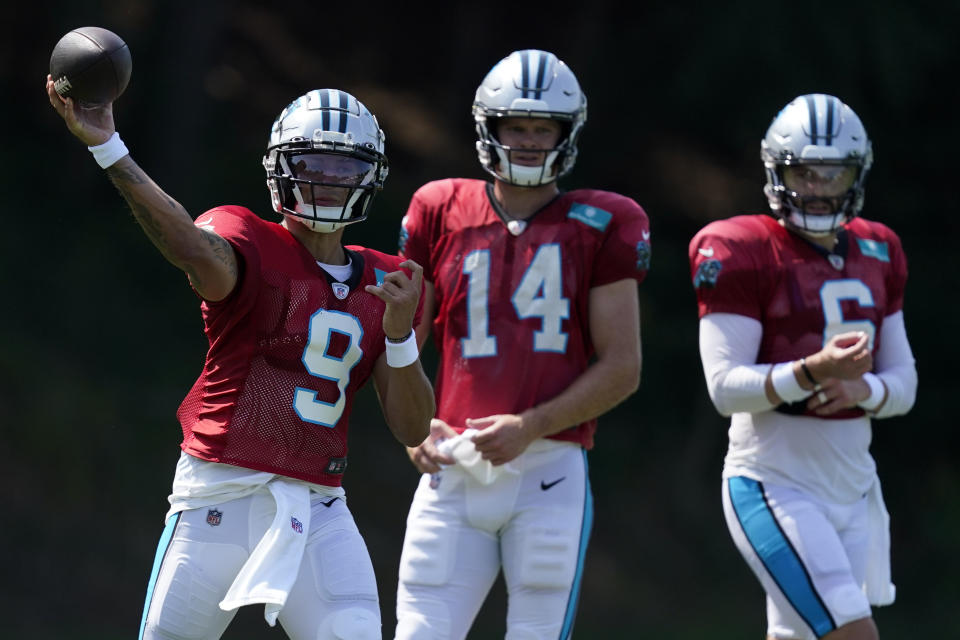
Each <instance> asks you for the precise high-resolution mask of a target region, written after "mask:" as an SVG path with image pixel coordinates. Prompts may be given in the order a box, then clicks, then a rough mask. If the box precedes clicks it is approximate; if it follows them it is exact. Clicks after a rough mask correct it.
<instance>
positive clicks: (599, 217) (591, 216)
mask: <svg viewBox="0 0 960 640" xmlns="http://www.w3.org/2000/svg"><path fill="white" fill-rule="evenodd" d="M567 217H568V218H573V219H574V220H579V221H580V222H582V223H583V224H585V225H587V226H588V227H593V228H594V229H596V230H597V231H603V230H605V229H606V228H607V225H608V224H610V219H611V218H613V214H612V213H610V212H609V211H604V210H603V209H597V208H596V207H591V206H590V205H588V204H580V203H579V202H575V203H574V204H573V206H571V207H570V210H569V211H568V212H567Z"/></svg>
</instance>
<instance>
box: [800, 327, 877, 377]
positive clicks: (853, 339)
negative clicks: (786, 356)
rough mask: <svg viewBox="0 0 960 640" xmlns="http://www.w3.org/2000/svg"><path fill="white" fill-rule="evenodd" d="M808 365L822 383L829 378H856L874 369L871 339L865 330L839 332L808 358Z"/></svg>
mask: <svg viewBox="0 0 960 640" xmlns="http://www.w3.org/2000/svg"><path fill="white" fill-rule="evenodd" d="M807 366H808V367H809V368H810V371H811V372H812V374H813V376H814V378H816V379H817V382H820V383H821V384H823V381H824V380H826V379H827V378H840V379H842V380H856V379H857V378H859V377H860V376H862V375H863V374H865V373H867V372H868V371H870V370H871V369H873V355H872V354H871V353H870V340H869V338H868V336H867V334H866V333H864V332H863V331H851V332H849V333H840V334H837V335H835V336H833V337H832V338H830V340H828V341H827V344H826V346H824V347H823V349H821V350H820V351H818V352H817V353H815V354H813V355H812V356H809V357H808V358H807Z"/></svg>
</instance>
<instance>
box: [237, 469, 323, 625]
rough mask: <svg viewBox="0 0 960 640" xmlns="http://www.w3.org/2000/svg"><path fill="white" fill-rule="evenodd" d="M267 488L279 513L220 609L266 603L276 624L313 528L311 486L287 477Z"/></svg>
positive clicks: (269, 619) (271, 621) (268, 616)
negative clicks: (311, 525) (289, 479)
mask: <svg viewBox="0 0 960 640" xmlns="http://www.w3.org/2000/svg"><path fill="white" fill-rule="evenodd" d="M267 488H268V489H269V490H270V493H271V494H272V495H273V499H274V501H275V502H276V504H277V514H276V516H274V518H273V523H272V524H271V525H270V528H269V529H267V531H266V533H264V534H263V537H262V538H260V542H258V543H257V546H256V547H255V548H254V550H253V553H251V554H250V557H249V558H248V559H247V561H246V563H245V564H244V565H243V567H241V568H240V572H239V573H237V577H236V578H235V579H234V581H233V584H232V585H230V589H229V590H228V591H227V595H226V596H225V597H224V598H223V600H222V601H221V602H220V608H221V609H223V610H224V611H230V610H232V609H236V608H238V607H242V606H244V605H248V604H255V603H258V602H262V603H265V605H266V606H265V608H264V614H263V616H264V618H265V619H266V621H267V624H269V625H270V626H271V627H272V626H274V625H276V623H277V616H279V615H280V610H281V609H283V605H284V604H286V602H287V595H288V594H289V592H290V588H291V587H292V586H293V583H294V581H295V580H296V579H297V574H298V573H299V571H300V563H301V561H302V560H303V550H304V548H305V547H306V540H307V534H308V533H309V531H310V489H309V488H308V487H307V486H306V485H304V484H302V483H299V482H290V481H288V480H283V479H276V480H273V481H271V482H269V483H268V484H267Z"/></svg>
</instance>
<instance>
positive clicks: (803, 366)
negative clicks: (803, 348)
mask: <svg viewBox="0 0 960 640" xmlns="http://www.w3.org/2000/svg"><path fill="white" fill-rule="evenodd" d="M800 368H801V369H803V375H805V376H807V380H809V381H810V384H812V385H813V386H815V387H818V386H820V383H819V382H817V380H816V378H814V377H813V374H812V373H810V369H809V367H807V359H806V358H800Z"/></svg>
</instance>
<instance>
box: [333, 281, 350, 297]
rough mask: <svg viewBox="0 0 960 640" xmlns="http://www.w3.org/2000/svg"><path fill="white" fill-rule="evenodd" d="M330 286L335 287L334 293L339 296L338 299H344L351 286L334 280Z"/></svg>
mask: <svg viewBox="0 0 960 640" xmlns="http://www.w3.org/2000/svg"><path fill="white" fill-rule="evenodd" d="M330 286H331V287H333V295H335V296H337V300H343V299H344V298H346V297H347V294H348V293H350V287H348V286H347V285H345V284H343V283H342V282H334V283H333V284H331V285H330Z"/></svg>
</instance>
